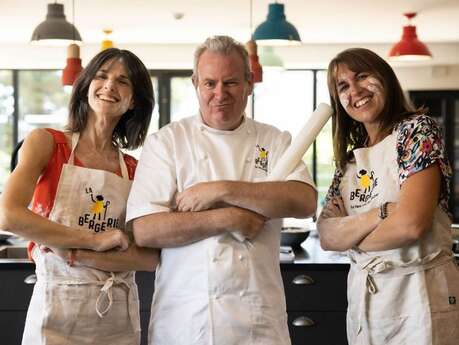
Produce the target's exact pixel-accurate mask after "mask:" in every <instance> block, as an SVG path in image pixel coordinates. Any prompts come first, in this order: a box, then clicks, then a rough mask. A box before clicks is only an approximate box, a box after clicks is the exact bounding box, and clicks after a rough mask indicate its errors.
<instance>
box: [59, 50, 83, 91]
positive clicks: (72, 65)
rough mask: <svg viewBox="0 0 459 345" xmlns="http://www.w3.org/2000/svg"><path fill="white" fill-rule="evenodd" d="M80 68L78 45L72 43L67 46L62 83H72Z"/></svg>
mask: <svg viewBox="0 0 459 345" xmlns="http://www.w3.org/2000/svg"><path fill="white" fill-rule="evenodd" d="M82 69H83V66H82V65H81V59H80V47H79V46H78V45H77V44H75V43H72V44H70V45H69V46H68V47H67V65H66V66H65V68H64V70H63V71H62V85H64V86H65V85H69V86H71V85H73V83H74V82H75V80H76V79H77V78H78V75H79V74H80V72H81V70H82Z"/></svg>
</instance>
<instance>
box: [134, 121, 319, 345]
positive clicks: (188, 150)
mask: <svg viewBox="0 0 459 345" xmlns="http://www.w3.org/2000/svg"><path fill="white" fill-rule="evenodd" d="M290 140H291V137H290V134H289V133H288V132H280V131H279V130H278V129H276V128H274V127H272V126H270V125H266V124H262V123H258V122H256V121H254V120H252V119H249V118H246V117H245V118H244V121H243V122H242V124H241V125H240V126H239V127H238V128H237V129H235V130H233V131H222V130H217V129H214V128H210V127H208V126H206V125H205V124H204V123H203V122H202V119H201V116H199V115H197V116H194V117H189V118H185V119H183V120H181V121H179V122H173V123H171V124H169V125H167V126H166V127H164V128H162V129H161V130H160V131H159V132H157V133H154V134H152V135H150V136H149V137H148V138H147V141H146V143H145V146H144V148H143V151H142V155H141V158H140V161H139V164H138V166H137V170H136V175H135V179H134V183H133V186H132V189H131V193H130V196H129V199H128V207H127V220H128V221H129V220H132V219H134V218H137V217H141V216H144V215H148V214H152V213H156V212H164V211H171V210H172V209H173V208H174V206H175V205H174V197H175V194H176V193H177V192H181V191H183V190H185V189H187V188H188V187H191V186H193V185H194V184H196V183H199V182H206V181H218V180H236V181H262V180H264V179H265V178H266V176H267V175H268V172H269V171H271V169H272V168H273V166H274V165H275V164H276V161H277V160H278V159H279V157H280V155H281V154H282V153H283V152H284V151H285V149H286V148H287V147H288V145H289V144H290ZM287 180H296V181H301V182H304V183H307V184H309V185H311V186H313V182H312V179H311V177H310V175H309V173H308V171H307V168H306V166H305V165H304V163H302V162H301V163H300V164H298V166H297V167H296V168H295V170H294V171H293V172H292V173H291V174H290V175H289V176H288V177H287ZM280 227H281V220H280V219H277V220H271V221H269V222H267V224H266V228H265V229H264V231H262V232H261V233H260V234H259V235H258V236H257V237H256V238H255V239H254V240H253V241H252V244H253V246H248V245H247V243H241V242H238V241H237V240H235V239H234V238H233V237H232V236H231V235H230V234H222V235H218V236H213V237H210V238H207V239H204V240H201V241H198V242H195V243H192V244H189V245H184V246H180V247H176V248H164V249H162V251H161V260H160V261H161V262H160V264H159V266H158V268H157V270H156V282H155V293H154V296H153V303H152V310H151V319H150V327H149V343H150V344H155V345H158V344H167V345H173V344H183V345H185V344H186V345H192V344H199V345H204V344H206V345H207V344H212V345H226V344H228V345H230V344H231V345H233V344H240V345H243V344H247V345H249V344H250V345H252V344H263V345H270V344H272V345H284V344H285V345H288V344H290V339H289V333H288V327H287V314H286V306H285V297H284V290H283V285H282V279H281V275H280V268H279V249H278V248H279V241H280Z"/></svg>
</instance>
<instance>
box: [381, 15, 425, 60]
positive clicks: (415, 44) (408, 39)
mask: <svg viewBox="0 0 459 345" xmlns="http://www.w3.org/2000/svg"><path fill="white" fill-rule="evenodd" d="M403 15H404V16H405V17H406V18H407V19H408V24H407V25H406V26H404V27H403V35H402V39H401V40H400V42H398V43H396V44H395V45H394V46H393V47H392V49H391V50H390V52H389V59H390V60H393V61H421V60H429V59H431V58H432V53H431V52H430V51H429V48H427V46H426V45H425V44H424V43H422V42H421V41H420V40H418V36H417V35H416V26H415V25H412V24H411V20H412V19H413V18H414V17H416V13H415V12H409V13H404V14H403Z"/></svg>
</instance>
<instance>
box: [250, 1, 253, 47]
mask: <svg viewBox="0 0 459 345" xmlns="http://www.w3.org/2000/svg"><path fill="white" fill-rule="evenodd" d="M252 7H253V0H250V39H253V24H252V16H253V14H252V13H253V11H252Z"/></svg>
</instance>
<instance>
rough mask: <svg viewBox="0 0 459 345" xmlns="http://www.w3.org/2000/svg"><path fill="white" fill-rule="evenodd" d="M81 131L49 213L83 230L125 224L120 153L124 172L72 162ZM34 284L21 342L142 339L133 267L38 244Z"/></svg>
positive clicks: (75, 344) (130, 343)
mask: <svg viewBox="0 0 459 345" xmlns="http://www.w3.org/2000/svg"><path fill="white" fill-rule="evenodd" d="M78 139H79V134H78V133H76V134H73V136H72V153H71V155H70V158H69V162H68V163H67V164H64V166H63V168H62V172H61V175H60V178H59V185H58V188H57V192H56V198H55V201H54V205H53V209H52V210H51V213H50V215H49V219H50V220H52V221H55V222H57V223H60V224H64V225H67V226H71V227H73V228H79V229H81V231H94V232H101V231H106V230H108V229H110V228H121V229H122V228H124V221H125V210H126V200H127V197H128V194H129V190H130V186H131V181H129V176H128V171H127V167H126V163H125V162H124V159H123V155H122V153H121V152H120V153H119V160H120V166H121V171H122V176H123V177H122V178H121V177H119V176H117V175H116V174H114V173H111V172H107V171H103V170H96V169H88V168H83V167H78V166H75V165H73V163H74V151H75V148H76V145H77V143H78ZM32 256H33V259H34V260H35V265H36V274H37V283H36V284H35V287H34V291H33V295H32V299H31V301H30V306H29V309H28V312H27V319H26V325H25V330H24V336H23V340H22V344H23V345H64V344H65V345H83V344H87V345H89V344H91V345H93V344H97V345H102V344H107V345H108V344H110V345H113V344H117V345H118V344H120V345H137V344H139V343H140V316H139V300H138V291H137V285H136V283H135V279H134V272H120V273H113V272H105V271H101V270H97V269H93V268H87V267H71V266H69V265H68V264H67V263H66V262H65V261H64V260H62V259H61V258H60V257H58V256H57V255H55V254H53V253H52V252H48V253H44V252H42V251H41V250H40V249H39V248H38V246H35V247H34V250H33V253H32Z"/></svg>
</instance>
